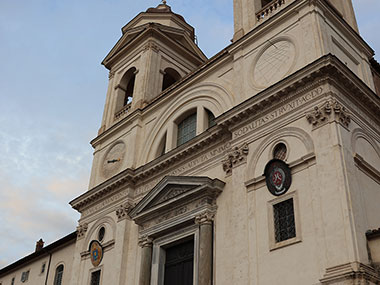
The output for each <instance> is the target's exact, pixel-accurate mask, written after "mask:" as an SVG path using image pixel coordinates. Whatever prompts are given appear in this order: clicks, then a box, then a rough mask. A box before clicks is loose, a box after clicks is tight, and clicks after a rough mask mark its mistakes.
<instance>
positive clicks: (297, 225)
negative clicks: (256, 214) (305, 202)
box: [267, 190, 302, 251]
mask: <svg viewBox="0 0 380 285" xmlns="http://www.w3.org/2000/svg"><path fill="white" fill-rule="evenodd" d="M289 199H293V210H294V224H295V228H296V235H295V237H293V238H290V239H287V240H283V241H280V242H276V237H275V223H274V205H277V204H279V203H281V202H284V201H286V200H289ZM267 208H268V230H269V250H270V251H272V250H275V249H279V248H282V247H285V246H289V245H292V244H295V243H299V242H301V241H302V236H301V232H302V229H301V223H300V216H299V203H298V193H297V191H295V190H293V191H292V192H288V193H286V194H284V195H282V196H280V197H277V198H275V199H273V200H270V201H268V207H267Z"/></svg>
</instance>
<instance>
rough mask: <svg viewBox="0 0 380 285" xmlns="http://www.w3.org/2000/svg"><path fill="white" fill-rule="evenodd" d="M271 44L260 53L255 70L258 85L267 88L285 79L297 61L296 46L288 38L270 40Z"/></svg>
mask: <svg viewBox="0 0 380 285" xmlns="http://www.w3.org/2000/svg"><path fill="white" fill-rule="evenodd" d="M269 44H270V45H269V46H268V47H267V48H266V49H265V50H264V52H263V53H262V54H261V55H259V57H258V59H257V61H256V64H255V66H254V70H253V79H254V83H255V85H256V86H257V87H260V88H266V87H269V86H271V85H272V84H274V83H276V82H278V81H279V80H281V79H283V78H284V77H285V76H286V75H287V74H288V72H289V71H290V70H291V69H292V67H293V64H294V61H295V55H296V51H295V47H294V45H293V43H291V42H290V41H286V40H280V41H274V42H269Z"/></svg>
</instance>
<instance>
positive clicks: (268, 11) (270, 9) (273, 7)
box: [256, 0, 285, 22]
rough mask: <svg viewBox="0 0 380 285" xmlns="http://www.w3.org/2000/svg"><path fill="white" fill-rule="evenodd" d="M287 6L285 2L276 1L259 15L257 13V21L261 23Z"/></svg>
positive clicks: (266, 6) (269, 4) (283, 0)
mask: <svg viewBox="0 0 380 285" xmlns="http://www.w3.org/2000/svg"><path fill="white" fill-rule="evenodd" d="M284 5H285V0H274V1H272V2H270V3H268V4H267V5H265V6H264V7H263V8H262V9H261V10H260V11H259V12H258V13H256V18H257V21H258V22H260V21H262V20H264V19H265V18H267V17H268V16H270V14H272V13H274V12H275V11H276V10H278V9H279V8H281V6H284Z"/></svg>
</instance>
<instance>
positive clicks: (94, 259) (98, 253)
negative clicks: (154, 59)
mask: <svg viewBox="0 0 380 285" xmlns="http://www.w3.org/2000/svg"><path fill="white" fill-rule="evenodd" d="M90 255H91V263H92V265H94V266H95V267H96V266H98V265H99V264H100V262H102V259H103V247H102V245H101V244H100V243H99V242H98V241H97V240H93V241H92V242H91V243H90Z"/></svg>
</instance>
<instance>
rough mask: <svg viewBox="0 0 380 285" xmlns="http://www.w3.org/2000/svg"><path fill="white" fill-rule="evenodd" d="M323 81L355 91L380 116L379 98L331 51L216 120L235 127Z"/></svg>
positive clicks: (225, 125)
mask: <svg viewBox="0 0 380 285" xmlns="http://www.w3.org/2000/svg"><path fill="white" fill-rule="evenodd" d="M323 82H328V83H330V84H333V85H335V86H337V87H338V88H340V89H342V90H345V91H347V92H346V93H347V94H353V95H354V96H352V98H351V99H353V100H357V101H358V103H359V102H360V103H361V104H364V105H365V106H364V107H365V108H366V110H370V111H371V112H372V113H373V117H374V118H375V119H377V120H379V118H376V114H379V113H380V98H379V97H378V96H377V95H376V94H375V93H374V92H373V91H372V90H371V89H370V88H369V87H368V86H367V85H366V84H365V83H364V82H363V81H362V80H361V79H359V78H358V77H357V76H356V75H355V74H353V73H352V71H351V70H349V69H348V67H347V66H346V65H344V64H343V63H341V61H340V60H339V59H338V58H337V57H335V56H334V55H331V54H329V55H326V56H323V57H321V58H319V59H318V60H316V61H314V62H313V63H311V64H309V65H307V66H306V67H304V68H302V69H301V70H299V71H297V72H295V73H294V74H292V75H291V76H288V77H286V78H285V79H283V80H281V81H280V82H278V83H276V84H274V85H272V86H271V87H269V88H267V89H265V90H263V91H262V92H260V93H258V94H256V95H255V96H253V97H251V98H249V99H248V100H246V101H244V102H242V103H241V104H239V105H237V106H236V107H234V108H233V109H231V110H229V111H227V112H225V113H224V114H222V115H221V116H219V117H218V118H216V120H215V121H216V123H217V124H218V125H220V126H222V127H225V128H232V126H234V125H236V124H238V123H241V122H242V121H244V120H248V119H249V118H251V117H252V115H256V114H257V113H258V112H264V111H265V110H267V109H269V107H270V106H272V105H273V104H275V103H278V102H280V101H281V100H283V99H284V98H286V97H287V95H289V94H291V95H292V97H295V96H296V95H297V94H299V93H302V92H304V91H306V90H310V89H311V88H313V87H316V86H318V85H321V83H323Z"/></svg>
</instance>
